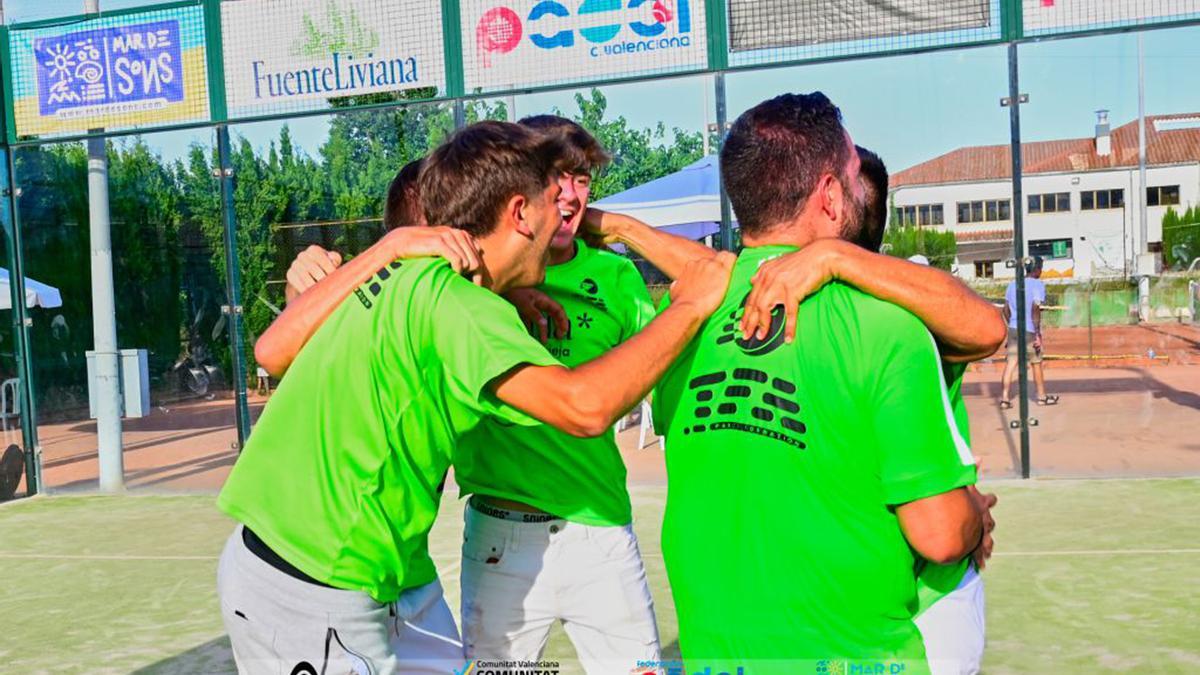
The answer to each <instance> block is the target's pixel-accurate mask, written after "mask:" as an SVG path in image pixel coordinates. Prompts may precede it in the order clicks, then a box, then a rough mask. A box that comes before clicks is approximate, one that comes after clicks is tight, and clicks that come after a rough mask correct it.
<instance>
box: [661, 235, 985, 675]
mask: <svg viewBox="0 0 1200 675" xmlns="http://www.w3.org/2000/svg"><path fill="white" fill-rule="evenodd" d="M792 250H795V249H794V248H792V247H779V246H771V247H760V248H749V249H745V250H744V251H743V252H742V254H741V255H740V256H739V258H738V261H737V263H736V264H735V266H734V270H733V277H732V280H731V284H730V289H729V292H728V294H727V295H726V298H725V300H724V302H723V303H722V305H721V307H720V308H719V309H718V310H717V312H715V313H714V314H713V317H712V318H711V319H709V321H708V322H707V323H706V324H705V325H704V327H703V328H702V329H701V332H700V333H699V335H698V336H697V338H696V339H695V340H693V342H692V343H691V344H690V345H689V346H688V348H687V349H686V350H685V351H684V353H683V355H682V356H681V357H680V359H679V360H677V361H676V362H675V364H674V365H672V367H671V368H670V369H669V370H668V371H667V374H666V376H665V377H664V378H663V380H662V382H661V383H660V385H659V387H658V389H657V391H656V395H655V419H656V421H657V422H658V424H659V429H660V431H661V430H663V429H665V430H666V434H667V444H666V447H667V452H666V459H667V476H668V492H667V506H666V514H665V516H664V524H663V554H664V557H665V561H666V566H667V573H668V577H669V579H670V582H671V589H672V593H673V595H674V599H675V604H676V609H677V612H678V617H679V641H680V648H681V650H682V652H683V656H684V658H685V659H687V660H688V661H689V662H692V663H693V664H695V665H696V666H699V667H703V666H705V665H706V664H707V663H710V662H713V663H719V664H722V667H723V666H724V665H728V666H730V667H733V666H736V665H737V664H741V663H745V664H747V667H748V669H749V668H751V667H752V669H753V671H754V672H756V673H761V672H781V673H791V672H804V670H803V669H807V668H810V667H819V666H820V663H821V662H828V660H831V659H832V660H837V661H848V662H849V664H850V666H851V668H853V667H855V666H860V667H870V668H872V669H874V668H875V665H874V664H878V663H881V662H883V663H887V662H892V663H896V662H905V663H906V666H907V669H906V670H905V672H906V673H912V672H919V671H921V670H923V669H924V668H925V664H924V648H923V646H922V643H921V637H920V634H919V633H918V631H917V628H916V626H915V624H914V623H913V621H912V617H913V613H914V611H915V609H916V603H917V597H916V595H917V592H916V582H915V575H914V573H913V570H914V564H915V562H916V561H915V560H914V554H913V552H912V549H911V548H910V547H909V545H908V542H907V541H906V540H905V538H904V535H903V534H902V533H901V531H900V526H899V522H898V520H897V517H896V514H895V511H894V507H895V506H896V505H899V504H904V503H906V502H910V501H913V500H917V499H921V498H924V497H930V496H933V495H937V494H940V493H943V492H947V491H949V490H951V489H954V488H957V487H961V486H963V485H968V484H970V483H972V482H974V480H975V467H974V464H973V460H972V458H971V454H970V449H969V448H968V447H967V445H966V442H965V440H963V439H962V437H961V436H960V435H959V434H958V432H957V428H956V427H955V424H954V418H953V413H952V411H951V407H950V400H949V396H948V394H947V392H946V388H945V385H944V381H943V376H942V370H941V360H940V358H939V356H938V352H937V345H936V344H935V343H934V341H933V338H932V336H931V335H930V334H929V332H928V331H927V330H926V328H925V326H924V325H923V324H922V323H921V322H920V321H919V320H918V319H917V318H916V317H914V316H913V315H912V314H910V313H908V312H907V311H905V310H903V309H901V308H899V307H897V306H895V305H892V304H889V303H886V302H883V301H881V300H878V299H876V298H873V297H871V296H868V295H866V294H864V293H861V292H859V291H858V290H855V289H853V288H851V287H849V286H846V285H843V284H839V283H833V284H829V285H827V286H826V287H825V288H824V289H822V290H821V291H819V292H817V293H816V294H814V295H813V296H812V297H810V298H808V299H806V300H805V301H804V302H803V303H802V304H801V305H800V309H799V321H798V324H797V326H798V328H797V332H796V339H795V341H794V342H792V343H791V344H787V343H785V342H784V339H783V318H782V310H778V311H777V312H776V315H775V320H774V322H773V323H772V327H771V331H770V334H769V335H768V337H767V338H766V339H764V340H750V341H744V340H742V339H741V335H740V333H739V332H738V326H737V324H738V320H739V318H740V315H741V309H742V303H743V302H744V300H745V298H746V295H747V294H748V293H749V291H750V278H751V276H752V275H753V274H754V272H755V270H756V269H757V268H758V266H759V265H760V264H761V263H762V262H764V261H766V260H767V259H770V258H773V257H776V256H779V255H782V254H784V253H787V252H789V251H792ZM864 672H865V671H864ZM871 672H875V670H871ZM887 672H891V671H887Z"/></svg>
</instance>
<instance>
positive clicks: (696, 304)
mask: <svg viewBox="0 0 1200 675" xmlns="http://www.w3.org/2000/svg"><path fill="white" fill-rule="evenodd" d="M733 260H734V258H733V255H732V254H721V255H719V256H717V257H715V258H712V259H704V260H696V261H693V262H691V263H689V264H688V265H687V267H686V268H685V270H684V273H683V275H682V276H681V277H680V279H679V281H677V282H676V284H675V286H674V287H673V288H672V291H671V292H672V296H673V301H672V303H671V306H670V307H668V308H667V309H666V310H664V311H663V312H662V313H661V314H659V315H658V316H657V317H656V318H655V319H654V320H653V321H651V322H650V323H649V325H647V326H646V328H645V329H644V330H642V331H641V332H639V333H637V334H636V335H634V336H633V337H631V338H630V339H628V340H626V341H625V342H623V343H621V344H620V345H618V346H617V347H616V348H614V349H612V350H611V351H609V352H608V353H607V354H605V355H604V356H601V357H600V358H598V359H595V360H592V361H589V362H587V363H584V364H582V365H580V366H578V367H575V368H570V369H568V368H563V367H562V366H556V367H537V366H534V365H524V366H520V367H515V368H513V369H512V370H511V371H509V372H508V373H506V374H505V375H504V376H503V377H500V378H497V379H496V380H495V382H493V384H492V387H493V389H494V391H495V395H496V396H497V397H498V398H499V399H500V400H502V401H503V402H504V403H505V404H507V405H510V406H512V407H514V408H517V409H519V410H523V411H525V412H527V413H528V414H530V415H532V416H533V417H536V418H537V419H539V420H541V421H543V422H545V423H547V424H550V425H551V426H554V427H556V428H558V429H560V430H562V431H564V432H566V433H569V434H572V435H575V436H598V435H600V434H603V433H604V432H606V431H607V430H608V429H610V428H611V427H612V425H613V423H614V422H615V421H616V420H617V419H619V418H620V416H621V415H624V414H625V413H626V412H628V411H629V410H630V409H631V408H633V406H635V405H637V403H638V402H639V401H641V400H642V399H643V398H645V396H646V394H647V393H649V391H650V389H651V388H652V387H653V386H654V384H655V383H656V382H658V380H659V378H661V377H662V375H663V373H664V372H666V369H667V368H668V367H669V366H670V364H671V362H673V361H674V360H675V359H676V358H677V357H678V356H679V355H680V353H682V352H683V350H684V348H685V347H686V346H687V345H688V343H689V342H690V341H691V339H692V337H694V336H695V334H696V332H697V331H698V330H699V329H700V327H701V326H702V325H703V323H704V321H705V320H707V319H708V317H709V316H710V315H711V314H712V312H713V311H714V310H715V309H716V308H717V307H718V306H719V305H720V303H721V300H722V299H723V298H724V296H725V291H726V289H727V288H728V285H729V275H730V272H731V271H732V268H733Z"/></svg>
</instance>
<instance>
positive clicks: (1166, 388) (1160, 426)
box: [10, 324, 1200, 491]
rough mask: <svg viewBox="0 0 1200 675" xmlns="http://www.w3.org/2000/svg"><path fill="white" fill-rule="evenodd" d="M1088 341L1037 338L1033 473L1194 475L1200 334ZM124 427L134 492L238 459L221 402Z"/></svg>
mask: <svg viewBox="0 0 1200 675" xmlns="http://www.w3.org/2000/svg"><path fill="white" fill-rule="evenodd" d="M1090 342H1091V350H1092V358H1091V359H1089V358H1088V353H1089V352H1088V346H1089V339H1088V329H1087V328H1060V329H1053V330H1050V331H1048V332H1047V334H1046V347H1045V351H1046V354H1047V357H1048V361H1047V371H1048V374H1047V381H1048V385H1047V387H1048V391H1049V392H1050V393H1052V394H1057V395H1059V396H1061V397H1062V400H1061V403H1060V404H1059V405H1058V406H1052V407H1045V408H1043V407H1037V406H1032V404H1031V417H1033V418H1035V419H1036V420H1037V422H1038V426H1036V427H1033V428H1032V429H1031V442H1032V458H1033V461H1032V466H1033V471H1032V473H1033V475H1040V476H1057V477H1125V476H1183V475H1197V474H1200V440H1198V439H1200V414H1197V412H1200V328H1198V327H1196V326H1189V325H1182V324H1148V325H1140V326H1103V327H1096V328H1095V329H1094V330H1093V332H1092V335H1091V341H1090ZM1151 351H1153V357H1151V356H1150V352H1151ZM1003 364H1004V361H1003V354H1002V353H1001V354H998V355H996V356H994V357H992V358H991V359H988V360H985V361H984V362H982V363H979V364H975V365H973V366H972V367H971V370H970V371H969V372H968V374H967V380H966V385H965V387H964V395H965V398H966V401H967V406H968V409H969V410H970V414H971V435H972V446H973V448H974V450H975V453H976V455H977V456H979V457H980V459H981V460H982V462H983V465H984V468H985V471H987V472H988V473H989V474H990V475H994V476H997V477H1002V476H1019V475H1020V440H1019V433H1018V430H1016V429H1013V428H1011V426H1010V423H1011V422H1012V421H1013V420H1015V419H1017V414H1016V409H1015V408H1014V409H1013V410H1009V411H1001V410H1000V409H999V408H998V406H997V405H996V399H998V398H999V395H1000V388H999V387H1000V384H999V383H1000V375H1001V370H1002V368H1003ZM1031 388H1032V383H1031ZM1014 395H1015V385H1014ZM265 402H266V398H265V397H262V396H252V397H251V402H250V403H251V405H250V407H251V414H252V415H253V416H254V417H257V416H258V414H259V413H260V412H261V410H262V406H263V405H264V404H265ZM630 421H631V422H636V421H637V418H636V416H635V417H633V418H632V419H631V420H630ZM123 429H124V439H125V473H126V481H127V484H128V486H129V487H130V488H131V489H144V490H153V491H213V490H217V489H219V488H220V486H221V485H222V483H223V482H224V480H225V476H226V475H228V472H229V469H230V467H232V466H233V463H234V461H235V460H236V459H237V448H236V443H237V434H236V432H235V430H234V416H233V405H232V400H231V399H229V398H215V399H213V400H211V401H204V400H201V401H192V402H181V403H174V404H168V405H156V406H155V407H154V408H153V411H152V414H151V415H150V416H148V417H146V418H142V419H136V420H125V423H124V426H123ZM38 434H39V438H40V442H41V444H42V447H43V454H42V466H43V476H44V481H45V485H46V486H47V487H48V488H50V489H51V490H60V491H64V490H65V491H75V490H89V489H94V488H95V487H96V485H97V481H98V475H99V473H98V471H99V470H98V464H97V459H96V429H95V423H94V422H92V421H89V420H81V421H77V422H64V423H58V424H47V425H42V426H40V427H39V429H38ZM10 435H11V433H10ZM619 440H620V443H621V447H622V449H623V450H624V452H625V456H626V461H627V462H628V463H629V469H630V470H629V480H630V482H631V483H632V484H634V485H642V484H649V485H657V484H661V483H663V482H665V467H664V464H663V456H662V453H661V452H660V451H659V450H658V446H657V444H649V445H650V447H648V448H645V449H641V450H639V449H637V448H636V447H635V446H636V445H637V440H638V428H637V425H636V423H635V424H634V425H633V426H632V427H631V428H629V429H626V430H625V431H624V432H622V433H621V434H620V437H619ZM10 442H11V441H10Z"/></svg>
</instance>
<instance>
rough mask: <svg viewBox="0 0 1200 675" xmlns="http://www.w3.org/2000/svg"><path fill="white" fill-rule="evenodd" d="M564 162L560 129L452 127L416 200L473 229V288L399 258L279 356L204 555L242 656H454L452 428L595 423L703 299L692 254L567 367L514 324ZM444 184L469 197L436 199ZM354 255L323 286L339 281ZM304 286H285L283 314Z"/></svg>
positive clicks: (433, 263)
mask: <svg viewBox="0 0 1200 675" xmlns="http://www.w3.org/2000/svg"><path fill="white" fill-rule="evenodd" d="M568 156H569V150H568V149H566V148H564V147H562V144H561V143H560V142H559V141H558V140H557V139H554V138H552V137H548V136H546V135H543V134H536V133H534V132H532V131H530V130H528V129H524V128H522V127H518V126H517V125H512V124H507V123H500V122H484V123H479V124H476V125H472V126H471V127H467V128H466V129H463V130H461V131H459V132H457V133H455V134H454V135H453V136H451V137H450V138H449V139H448V140H447V141H446V143H444V144H443V145H442V146H441V147H439V148H438V149H437V150H435V151H434V153H433V154H432V155H431V156H430V158H429V160H428V163H427V165H426V167H425V169H424V170H423V172H422V176H421V182H422V189H423V191H422V194H423V197H422V198H423V201H424V206H425V211H426V214H427V216H435V217H437V218H439V219H443V220H442V222H447V223H450V224H451V225H453V226H454V228H455V229H456V230H458V231H461V230H471V231H473V232H475V233H477V234H478V238H477V239H475V244H477V245H478V247H479V251H480V255H479V260H478V261H477V265H476V268H477V269H476V274H477V276H478V277H479V279H480V281H481V283H482V284H484V286H485V287H480V286H477V285H475V284H473V283H471V281H469V280H467V279H465V278H464V277H463V276H461V275H460V274H459V273H458V272H457V271H456V270H454V269H453V268H451V266H450V265H449V264H448V263H447V262H446V261H445V260H439V259H430V258H427V259H419V260H394V261H392V262H390V263H389V264H387V265H386V266H384V267H383V268H382V269H379V270H378V271H377V272H376V273H375V275H374V276H373V277H372V278H371V279H370V280H368V281H367V282H366V283H365V284H363V285H362V286H360V287H358V288H357V289H356V290H355V291H354V293H353V294H352V295H351V296H350V297H348V298H346V300H345V301H344V302H342V303H341V305H340V306H339V307H338V309H337V310H336V311H334V313H333V314H332V315H330V316H329V318H328V320H326V321H325V322H324V324H323V325H322V326H321V327H320V329H319V330H317V331H316V333H315V334H314V335H312V337H311V339H309V340H308V343H309V344H308V345H307V348H306V349H304V350H302V351H301V353H300V354H299V356H298V357H297V358H296V359H295V362H294V363H292V364H291V367H290V368H289V369H288V374H287V377H285V378H283V380H282V381H281V382H280V385H279V388H278V390H277V391H276V394H275V396H274V397H273V398H272V399H271V401H270V402H269V403H268V404H267V407H266V409H265V410H264V412H263V415H262V417H261V419H260V420H259V422H258V424H257V426H256V427H255V432H254V434H253V436H252V437H251V439H250V441H249V443H248V444H247V446H246V448H245V450H244V451H243V453H242V454H241V456H240V457H239V458H238V462H237V464H236V465H235V466H234V468H233V471H232V473H231V474H230V476H229V479H228V481H227V482H226V485H225V488H224V489H223V490H222V492H221V495H220V497H219V498H218V502H217V503H218V507H219V508H221V510H222V511H224V512H225V513H227V514H228V515H230V516H231V517H233V518H234V519H236V520H237V521H239V523H241V525H239V526H238V528H237V529H236V530H235V532H234V534H233V535H232V536H231V537H230V539H229V541H228V542H227V544H226V547H225V551H224V553H223V554H222V556H221V561H220V564H219V569H218V590H219V595H220V599H221V614H222V618H223V620H224V623H225V627H226V630H227V631H228V632H229V635H230V640H231V643H232V646H233V650H234V656H235V658H236V660H237V662H238V666H239V669H240V670H242V671H244V672H280V671H282V672H309V671H311V672H345V671H349V670H355V671H358V672H389V673H390V672H397V671H401V672H405V673H414V672H438V673H446V672H450V671H451V670H452V669H453V668H456V667H459V666H460V665H461V660H460V659H461V656H462V645H461V643H460V642H459V641H458V636H457V629H456V628H455V627H454V622H453V619H452V618H451V617H450V614H449V611H448V609H447V607H446V604H445V600H444V599H443V597H442V591H441V586H440V584H439V583H438V581H437V571H436V570H435V568H434V566H433V562H432V560H431V558H430V556H429V551H428V535H429V530H430V527H431V526H432V523H433V519H434V517H435V515H436V513H437V508H438V502H439V497H440V495H439V492H438V489H437V488H438V484H439V483H440V481H441V480H442V477H443V476H444V475H445V471H446V469H447V467H448V466H449V464H450V458H451V455H452V453H453V450H454V447H455V444H456V442H457V440H458V438H459V437H460V436H461V435H462V434H463V433H465V432H466V431H468V430H469V429H471V428H472V427H473V426H475V425H477V424H478V423H479V422H480V421H481V420H483V419H485V418H488V417H494V418H499V419H504V420H506V421H508V422H510V423H512V424H515V425H533V424H536V423H538V422H539V421H540V422H542V423H546V424H551V425H553V426H555V427H557V428H559V429H561V430H563V431H565V432H567V433H570V434H573V435H578V436H581V437H585V436H596V435H600V434H602V433H604V432H606V431H607V430H608V429H609V428H610V427H611V426H612V424H613V422H614V420H616V419H617V418H618V417H619V416H620V415H622V414H624V413H625V412H626V411H628V410H629V409H630V408H631V407H632V406H633V405H634V404H636V403H637V402H638V401H640V400H641V399H642V398H643V397H644V396H645V394H646V393H647V391H648V390H649V389H650V387H651V386H652V385H653V383H654V381H655V380H656V379H657V378H658V377H659V375H661V373H662V371H663V370H664V369H665V367H666V364H667V363H669V362H670V361H671V360H673V359H674V358H675V356H677V355H678V353H679V351H680V350H682V349H683V346H684V344H685V343H686V341H687V340H688V339H689V338H690V336H691V335H693V334H694V333H695V331H696V329H697V327H698V326H699V325H700V323H702V322H703V320H704V318H705V317H707V316H708V314H709V313H711V312H712V309H713V308H714V307H715V305H716V303H717V301H718V299H719V296H720V293H721V291H722V290H723V286H722V284H721V283H720V279H721V278H722V277H723V276H726V277H727V275H728V264H729V261H728V260H724V261H710V262H706V263H699V264H697V265H695V266H693V268H692V269H691V270H690V271H689V273H688V274H686V275H685V278H683V279H681V280H680V281H679V282H678V283H677V284H676V286H675V288H674V290H673V293H674V297H675V300H676V302H677V303H678V309H677V310H676V311H673V312H671V313H669V314H668V313H663V314H661V315H659V316H658V317H657V318H656V319H655V320H654V321H653V322H652V323H651V324H650V325H649V326H647V328H646V329H645V330H644V331H642V332H641V333H639V334H638V335H636V336H634V337H633V338H631V339H630V340H629V341H627V342H626V343H624V344H622V345H621V346H620V347H618V348H617V349H614V350H613V351H611V352H609V353H608V354H606V355H605V356H603V357H601V358H599V359H595V360H593V361H589V362H588V363H585V364H581V365H579V366H577V367H575V368H570V369H568V368H564V367H563V366H561V365H560V364H559V363H558V362H557V361H556V360H555V359H554V358H553V357H552V356H550V354H549V353H548V352H546V350H545V348H544V347H542V345H541V344H539V343H538V342H537V341H536V340H534V339H533V338H532V337H530V336H529V335H528V333H526V332H525V329H524V328H523V327H522V326H521V324H520V322H519V321H518V319H517V316H516V312H515V311H514V310H513V309H512V307H511V306H510V305H508V304H507V303H506V302H505V301H504V300H502V299H501V298H500V297H498V296H497V295H496V294H495V293H496V292H502V291H504V290H505V289H507V288H510V287H516V286H528V285H535V284H537V283H539V282H540V281H541V280H542V278H543V277H544V275H545V264H546V258H547V257H548V253H547V251H548V248H549V243H550V239H551V238H552V237H553V236H554V233H555V232H556V231H557V230H558V227H559V225H560V223H561V218H562V216H561V213H560V211H559V209H558V207H557V198H558V193H559V191H560V188H559V186H558V182H557V179H558V177H559V175H560V174H561V172H562V166H561V162H562V160H563V158H564V157H568ZM451 185H458V186H459V187H460V188H461V189H462V190H464V191H465V192H466V194H472V195H476V196H477V199H475V200H470V199H466V198H464V197H463V196H461V195H452V194H447V193H446V191H445V190H446V188H447V186H451ZM434 200H436V201H434ZM397 233H402V232H401V231H399V230H398V231H397ZM383 244H385V242H381V243H380V244H377V246H380V245H383ZM384 250H385V251H386V250H388V249H387V248H386V247H385V249H384ZM364 255H366V254H364ZM360 257H361V256H360ZM348 267H349V266H346V267H343V268H341V269H339V270H338V271H336V272H334V273H333V274H332V275H330V281H331V283H336V282H337V279H338V277H339V275H343V276H345V275H351V276H352V275H353V274H354V272H353V271H351V272H347V271H346V270H347V268H348ZM714 280H716V283H715V284H714ZM314 297H316V295H315V294H304V295H302V296H300V297H299V298H297V300H296V301H295V302H294V303H293V304H292V305H290V306H289V307H288V309H287V311H285V312H284V316H283V317H281V320H286V319H287V316H288V313H289V312H304V311H305V305H306V304H308V303H309V302H312V298H314ZM585 394H586V395H585Z"/></svg>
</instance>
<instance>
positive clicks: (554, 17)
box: [462, 0, 708, 91]
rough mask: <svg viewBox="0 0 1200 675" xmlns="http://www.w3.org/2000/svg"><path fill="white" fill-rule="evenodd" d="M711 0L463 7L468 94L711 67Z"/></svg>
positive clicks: (513, 1)
mask: <svg viewBox="0 0 1200 675" xmlns="http://www.w3.org/2000/svg"><path fill="white" fill-rule="evenodd" d="M704 12H705V8H704V0H464V2H463V3H462V22H463V23H462V27H463V65H464V70H465V71H466V88H467V91H475V90H494V89H509V88H520V87H524V86H543V85H551V84H564V83H570V82H575V81H581V82H582V81H586V80H589V79H598V78H603V79H618V78H621V77H632V76H636V75H645V74H650V73H666V72H677V71H688V70H697V69H702V68H704V67H706V66H707V64H708V44H707V43H708V33H707V28H706V24H705V13H704Z"/></svg>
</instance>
